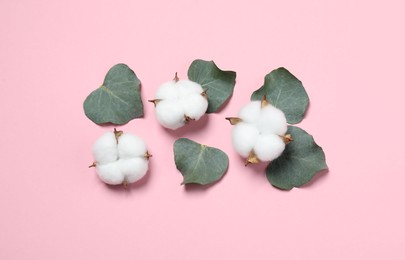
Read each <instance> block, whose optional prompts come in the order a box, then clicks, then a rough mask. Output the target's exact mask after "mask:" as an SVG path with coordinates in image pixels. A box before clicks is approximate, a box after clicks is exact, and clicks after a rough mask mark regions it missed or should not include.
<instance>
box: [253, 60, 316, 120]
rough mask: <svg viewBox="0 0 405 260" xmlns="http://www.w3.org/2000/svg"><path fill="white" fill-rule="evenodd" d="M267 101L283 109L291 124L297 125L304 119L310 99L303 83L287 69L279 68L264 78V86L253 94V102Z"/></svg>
mask: <svg viewBox="0 0 405 260" xmlns="http://www.w3.org/2000/svg"><path fill="white" fill-rule="evenodd" d="M264 95H266V98H267V101H269V102H270V103H271V104H272V105H273V106H275V107H277V108H279V109H281V110H282V111H283V112H284V114H285V116H286V118H287V122H288V123H289V124H297V123H299V122H301V120H302V119H303V118H304V114H305V111H306V110H307V107H308V103H309V98H308V94H307V92H306V91H305V89H304V86H303V85H302V83H301V81H300V80H299V79H297V78H296V77H295V76H294V75H293V74H291V73H290V72H289V71H288V70H287V69H285V68H278V69H275V70H273V71H272V72H270V73H269V74H267V75H266V77H265V78H264V85H263V86H262V87H261V88H259V89H258V90H256V91H255V92H253V94H252V97H251V100H261V99H262V97H263V96H264Z"/></svg>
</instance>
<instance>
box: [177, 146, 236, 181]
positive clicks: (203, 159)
mask: <svg viewBox="0 0 405 260" xmlns="http://www.w3.org/2000/svg"><path fill="white" fill-rule="evenodd" d="M174 161H175V163H176V167H177V169H178V170H179V171H180V172H181V174H182V175H183V182H182V184H188V183H197V184H201V185H206V184H210V183H213V182H215V181H217V180H219V179H220V178H221V177H222V176H223V175H224V174H225V172H226V170H227V169H228V163H229V160H228V156H227V155H226V154H225V153H224V152H223V151H221V150H219V149H217V148H214V147H209V146H206V145H202V144H199V143H196V142H194V141H192V140H190V139H187V138H180V139H178V140H176V142H175V143H174Z"/></svg>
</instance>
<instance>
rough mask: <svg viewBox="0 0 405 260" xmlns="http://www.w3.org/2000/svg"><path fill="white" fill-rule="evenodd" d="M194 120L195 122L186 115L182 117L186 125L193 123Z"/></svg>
mask: <svg viewBox="0 0 405 260" xmlns="http://www.w3.org/2000/svg"><path fill="white" fill-rule="evenodd" d="M194 120H195V119H194V118H191V117H189V116H187V115H184V122H185V123H186V124H188V123H190V121H194Z"/></svg>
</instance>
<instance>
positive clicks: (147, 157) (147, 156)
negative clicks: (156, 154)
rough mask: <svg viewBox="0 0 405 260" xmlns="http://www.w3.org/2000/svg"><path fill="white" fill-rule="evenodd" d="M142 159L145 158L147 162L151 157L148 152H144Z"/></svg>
mask: <svg viewBox="0 0 405 260" xmlns="http://www.w3.org/2000/svg"><path fill="white" fill-rule="evenodd" d="M144 157H145V158H146V159H147V160H149V158H150V157H152V155H151V154H150V153H149V152H148V151H146V153H145V155H144Z"/></svg>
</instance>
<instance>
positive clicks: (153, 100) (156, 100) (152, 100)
mask: <svg viewBox="0 0 405 260" xmlns="http://www.w3.org/2000/svg"><path fill="white" fill-rule="evenodd" d="M160 101H162V100H161V99H151V100H148V102H151V103H153V104H154V105H155V107H156V105H157V103H159V102H160Z"/></svg>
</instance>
